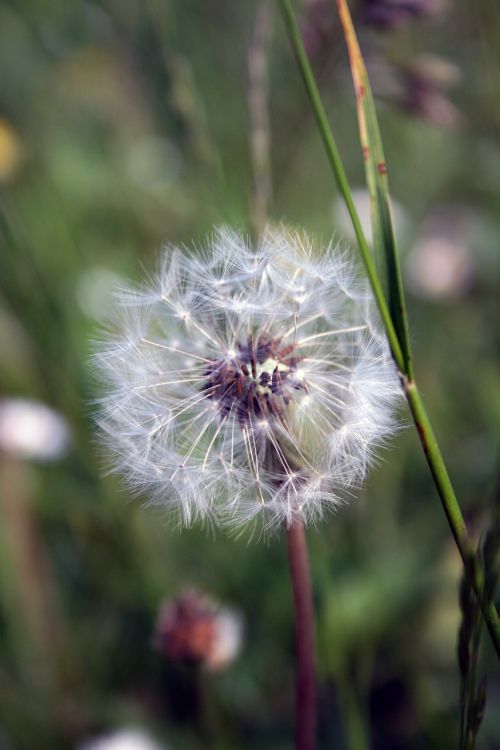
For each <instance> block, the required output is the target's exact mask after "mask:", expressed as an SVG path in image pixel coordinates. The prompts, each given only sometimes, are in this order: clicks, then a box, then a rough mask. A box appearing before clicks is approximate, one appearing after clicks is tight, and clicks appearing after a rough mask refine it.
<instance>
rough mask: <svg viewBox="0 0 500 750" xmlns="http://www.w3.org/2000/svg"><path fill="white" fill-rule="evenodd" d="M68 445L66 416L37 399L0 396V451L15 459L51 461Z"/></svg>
mask: <svg viewBox="0 0 500 750" xmlns="http://www.w3.org/2000/svg"><path fill="white" fill-rule="evenodd" d="M69 446H70V433H69V429H68V426H67V424H66V421H65V419H64V418H63V417H62V416H61V415H60V414H58V413H57V412H56V411H54V410H53V409H50V408H49V407H48V406H45V404H42V403H40V402H39V401H31V400H30V399H24V398H3V399H0V451H5V453H8V454H9V455H11V456H14V457H16V458H26V459H35V460H38V461H54V460H56V459H58V458H61V457H62V456H64V455H65V454H66V453H67V451H68V449H69Z"/></svg>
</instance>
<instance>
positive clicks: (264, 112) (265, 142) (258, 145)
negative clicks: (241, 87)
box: [248, 0, 273, 237]
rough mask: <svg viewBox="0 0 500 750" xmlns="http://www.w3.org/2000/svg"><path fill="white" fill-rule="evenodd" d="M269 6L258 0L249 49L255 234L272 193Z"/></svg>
mask: <svg viewBox="0 0 500 750" xmlns="http://www.w3.org/2000/svg"><path fill="white" fill-rule="evenodd" d="M271 11H272V8H271V6H270V5H269V3H268V0H260V4H259V5H258V6H257V11H256V14H255V23H254V30H253V35H252V40H251V43H250V48H249V50H248V116H249V125H250V155H251V157H252V159H251V161H252V169H253V191H252V205H251V211H252V229H253V231H254V234H255V236H256V237H258V236H260V235H261V234H262V232H263V230H264V227H265V225H266V222H267V216H268V213H269V204H270V202H271V195H272V177H271V157H270V123H269V72H268V68H269V48H270V43H271V36H272V20H273V14H272V12H271Z"/></svg>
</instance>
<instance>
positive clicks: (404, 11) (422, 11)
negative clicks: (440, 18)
mask: <svg viewBox="0 0 500 750" xmlns="http://www.w3.org/2000/svg"><path fill="white" fill-rule="evenodd" d="M445 5H446V2H445V0H363V2H362V3H361V15H362V19H363V22H364V23H365V24H366V25H367V26H376V27H377V28H381V29H394V28H397V27H399V26H403V25H404V24H406V23H408V22H410V21H414V20H417V19H420V18H429V17H430V18H432V17H434V16H437V15H439V14H440V13H442V11H443V10H444V8H445Z"/></svg>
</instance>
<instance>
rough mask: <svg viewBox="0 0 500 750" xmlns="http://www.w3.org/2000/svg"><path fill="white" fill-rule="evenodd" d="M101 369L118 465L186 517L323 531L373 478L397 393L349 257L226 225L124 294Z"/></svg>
mask: <svg viewBox="0 0 500 750" xmlns="http://www.w3.org/2000/svg"><path fill="white" fill-rule="evenodd" d="M117 323H118V331H117V333H116V335H115V336H110V340H109V342H108V343H107V345H105V346H104V347H103V351H102V352H101V353H100V354H99V355H98V357H97V362H98V366H99V368H100V370H101V373H102V378H103V380H104V383H105V384H106V385H107V393H106V395H105V396H104V397H103V398H102V399H101V400H100V405H101V413H100V416H99V423H100V425H101V428H102V430H103V432H104V435H105V439H106V443H107V445H108V446H109V448H110V449H111V451H112V453H113V454H114V468H115V469H116V470H117V471H119V472H121V473H123V474H124V475H125V477H126V478H127V480H128V483H129V485H130V486H131V487H132V488H133V489H136V490H147V491H148V492H149V493H151V495H152V497H153V500H155V501H158V502H160V503H162V504H164V505H165V506H166V507H168V508H171V509H176V510H177V511H178V513H179V519H180V521H181V522H183V523H185V524H190V523H192V522H193V521H194V520H196V519H198V518H199V519H202V520H207V519H212V518H214V519H216V520H217V521H220V522H227V523H229V524H234V525H235V526H239V525H240V524H241V523H242V522H245V521H247V520H250V519H253V518H257V517H258V516H261V517H262V518H263V520H264V523H265V524H266V526H267V527H268V528H269V527H271V528H276V527H278V526H279V525H280V524H281V523H283V522H284V523H286V524H288V525H289V524H291V523H292V522H293V520H294V519H295V518H301V519H302V520H304V521H305V522H310V521H315V520H317V519H318V518H319V517H320V516H321V515H322V514H323V511H325V510H327V509H332V508H335V507H336V506H338V505H339V503H341V502H342V499H343V497H344V496H345V493H342V490H346V489H348V490H349V489H352V488H353V487H356V486H358V485H359V484H360V482H361V481H362V480H363V478H364V475H365V473H366V470H367V468H368V466H369V465H370V463H371V462H372V458H373V449H374V447H375V446H376V445H377V444H379V443H381V442H382V441H383V440H384V438H386V437H387V436H388V435H389V434H390V433H391V432H392V431H393V429H394V426H395V421H394V416H393V412H394V408H395V405H396V401H397V400H398V395H399V392H400V389H399V383H398V379H397V376H396V373H395V369H394V367H393V363H392V361H391V357H390V353H389V350H388V347H387V345H386V342H385V338H384V336H382V335H381V334H380V333H379V331H378V330H377V321H376V316H374V312H373V305H372V297H371V294H370V292H369V291H368V288H367V286H366V284H365V283H364V282H362V281H359V280H358V278H357V269H356V268H355V267H354V265H353V263H352V261H351V260H350V258H349V257H348V256H347V255H346V253H345V252H343V251H342V250H341V249H339V247H338V246H337V247H335V246H333V245H330V246H328V247H326V248H318V247H316V246H315V245H314V243H313V242H312V241H311V240H309V239H308V238H307V237H306V236H305V235H304V234H302V233H298V232H293V233H289V232H286V231H284V230H279V231H271V230H268V231H267V232H266V233H265V234H264V236H263V237H262V239H261V241H260V243H259V244H258V246H257V247H256V248H255V249H254V248H252V247H251V246H250V245H249V244H248V243H247V242H246V241H245V240H244V238H243V237H242V236H241V235H239V234H237V233H235V232H233V231H231V230H229V229H219V230H217V231H216V232H215V234H214V236H213V237H212V238H210V240H209V241H208V243H207V245H206V248H205V250H204V252H203V253H202V254H200V255H199V256H198V257H197V256H196V255H194V254H189V253H187V252H186V251H182V250H180V249H177V248H170V249H167V250H166V251H165V253H164V255H163V259H162V263H161V266H160V268H159V270H158V272H157V274H155V275H154V276H153V277H152V279H151V280H150V283H149V284H148V285H147V286H146V287H145V288H144V289H142V290H137V291H129V292H127V293H124V294H122V306H121V310H120V313H119V315H118V321H117Z"/></svg>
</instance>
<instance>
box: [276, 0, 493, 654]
mask: <svg viewBox="0 0 500 750" xmlns="http://www.w3.org/2000/svg"><path fill="white" fill-rule="evenodd" d="M278 3H279V6H280V9H281V12H282V15H283V19H284V21H285V25H286V28H287V32H288V36H289V39H290V43H291V45H292V48H293V51H294V54H295V58H296V60H297V65H298V67H299V70H300V74H301V76H302V79H303V81H304V85H305V88H306V91H307V95H308V97H309V102H310V104H311V108H312V111H313V114H314V117H315V119H316V123H317V126H318V130H319V132H320V135H321V138H322V140H323V144H324V146H325V150H326V154H327V158H328V161H329V163H330V166H331V168H332V171H333V174H334V177H335V180H336V182H337V185H338V188H339V190H340V192H341V194H342V197H343V199H344V202H345V204H346V207H347V210H348V212H349V215H350V218H351V221H352V225H353V228H354V231H355V234H356V238H357V241H358V246H359V250H360V253H361V257H362V259H363V263H364V266H365V269H366V272H367V275H368V279H369V281H370V284H371V287H372V290H373V294H374V297H375V301H376V303H377V307H378V310H379V312H380V317H381V319H382V323H383V325H384V327H385V330H386V333H387V337H388V340H389V344H390V347H391V351H392V354H393V357H394V360H395V362H396V365H397V367H398V369H399V371H400V374H401V377H402V381H403V384H404V391H405V395H406V398H407V401H408V405H409V407H410V411H411V414H412V417H413V421H414V423H415V427H416V428H417V431H418V435H419V438H420V443H421V445H422V448H423V450H424V453H425V456H426V458H427V463H428V465H429V468H430V471H431V474H432V477H433V479H434V483H435V485H436V488H437V491H438V494H439V497H440V499H441V503H442V505H443V508H444V511H445V514H446V518H447V519H448V523H449V525H450V529H451V532H452V534H453V538H454V539H455V543H456V545H457V548H458V551H459V552H460V556H461V558H462V561H463V564H464V567H465V570H466V572H467V575H468V577H469V578H470V583H471V585H472V586H473V588H474V591H475V592H476V595H477V597H478V601H479V603H480V605H481V610H482V613H483V617H484V619H485V622H486V625H487V627H488V631H489V633H490V636H491V639H492V641H493V644H494V646H495V649H496V652H497V655H498V656H499V658H500V620H499V617H498V613H497V610H496V608H495V605H494V604H493V602H492V601H488V600H487V599H486V598H485V596H484V575H483V570H482V566H481V564H480V562H479V560H478V558H477V555H476V553H475V550H474V547H473V544H472V541H471V539H470V536H469V533H468V531H467V528H466V525H465V521H464V518H463V514H462V511H461V510H460V506H459V503H458V500H457V497H456V495H455V492H454V489H453V485H452V483H451V480H450V476H449V474H448V471H447V469H446V465H445V462H444V459H443V456H442V453H441V450H440V448H439V445H438V442H437V440H436V437H435V434H434V430H433V429H432V425H431V422H430V420H429V417H428V415H427V411H426V409H425V406H424V403H423V401H422V398H421V396H420V392H419V390H418V387H417V384H416V382H415V379H414V378H413V377H412V373H411V371H408V368H407V363H406V361H405V357H404V356H403V350H402V346H401V343H400V340H399V338H398V335H397V332H396V329H395V326H394V323H393V321H392V318H391V314H390V311H389V307H388V304H387V301H386V298H385V295H384V291H383V288H382V283H381V281H380V278H379V276H378V273H377V269H376V266H375V262H374V260H373V256H372V253H371V250H370V248H369V246H368V243H367V241H366V238H365V236H364V233H363V230H362V227H361V223H360V220H359V216H358V214H357V211H356V208H355V206H354V201H353V198H352V194H351V190H350V187H349V183H348V181H347V176H346V173H345V169H344V166H343V164H342V160H341V158H340V153H339V150H338V148H337V144H336V142H335V139H334V137H333V133H332V131H331V128H330V124H329V121H328V117H327V115H326V111H325V108H324V106H323V102H322V100H321V95H320V93H319V90H318V86H317V84H316V80H315V78H314V74H313V72H312V69H311V65H310V63H309V59H308V57H307V54H306V51H305V49H304V45H303V43H302V38H301V35H300V31H299V28H298V26H297V21H296V19H295V15H294V12H293V9H292V6H291V3H290V0H278Z"/></svg>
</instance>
